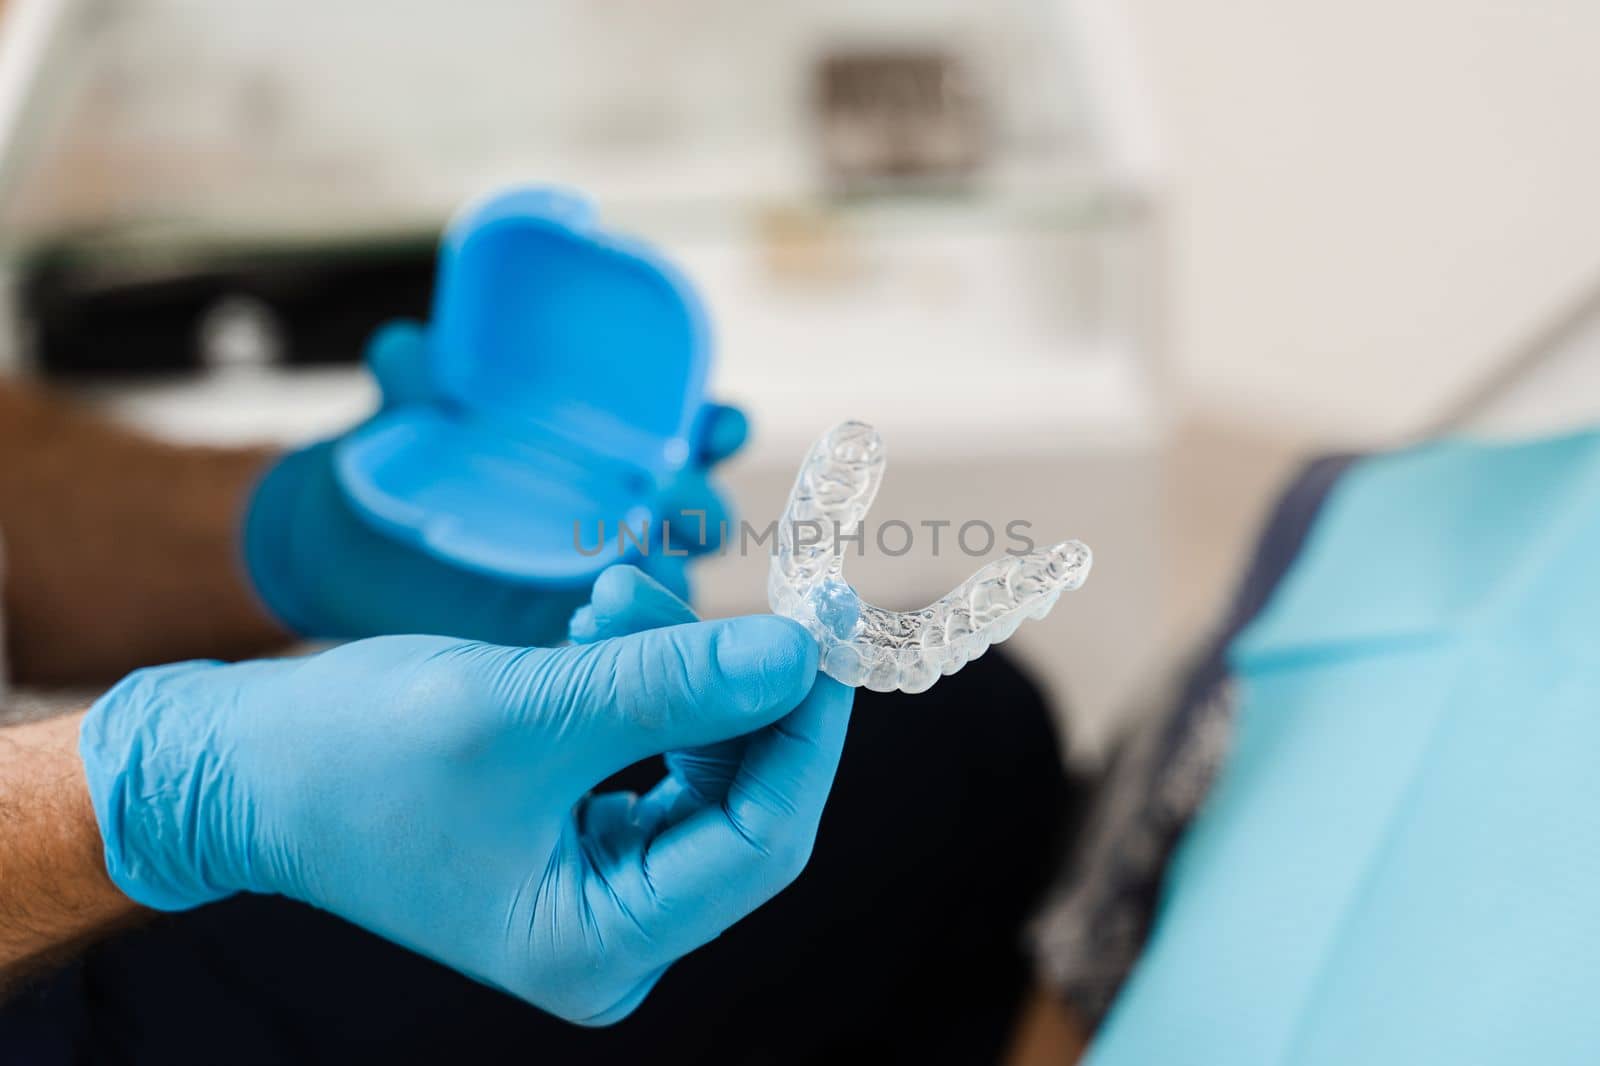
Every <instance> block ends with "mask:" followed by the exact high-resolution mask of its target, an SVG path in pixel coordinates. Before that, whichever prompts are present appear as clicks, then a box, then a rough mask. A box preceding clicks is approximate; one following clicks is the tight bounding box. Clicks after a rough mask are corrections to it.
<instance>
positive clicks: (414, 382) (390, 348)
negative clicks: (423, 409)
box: [366, 320, 433, 408]
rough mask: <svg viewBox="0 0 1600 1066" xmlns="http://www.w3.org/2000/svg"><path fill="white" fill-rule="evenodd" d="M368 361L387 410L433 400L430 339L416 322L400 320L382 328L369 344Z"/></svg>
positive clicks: (386, 324)
mask: <svg viewBox="0 0 1600 1066" xmlns="http://www.w3.org/2000/svg"><path fill="white" fill-rule="evenodd" d="M366 358H367V366H368V367H369V368H371V370H372V376H373V377H374V378H376V379H377V381H378V391H379V393H380V394H381V395H382V397H383V401H382V402H383V406H384V407H385V408H390V407H399V406H402V405H404V404H413V403H425V402H427V401H428V400H429V399H431V397H432V393H433V390H432V386H431V385H430V382H429V378H428V337H427V334H426V333H424V332H423V329H422V326H420V325H419V324H417V323H416V322H409V321H405V320H399V321H395V322H388V323H385V324H384V325H383V326H381V327H379V329H378V331H377V332H376V333H374V334H373V335H372V339H371V340H369V341H368V342H367V353H366Z"/></svg>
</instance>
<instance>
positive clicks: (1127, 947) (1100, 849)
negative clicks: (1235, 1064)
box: [1031, 456, 1354, 1025]
mask: <svg viewBox="0 0 1600 1066" xmlns="http://www.w3.org/2000/svg"><path fill="white" fill-rule="evenodd" d="M1353 461H1354V457H1352V456H1333V457H1328V458H1323V459H1318V460H1316V461H1314V462H1312V463H1310V464H1309V465H1308V466H1307V467H1306V468H1305V469H1304V470H1302V471H1301V473H1300V475H1299V476H1298V477H1297V478H1295V479H1294V481H1293V482H1292V483H1291V485H1290V487H1289V489H1288V490H1287V491H1286V492H1285V493H1284V494H1283V496H1282V497H1281V498H1280V499H1279V502H1278V505H1277V507H1276V508H1275V509H1274V511H1273V514H1272V516H1271V518H1270V519H1269V520H1268V522H1267V525H1266V528H1265V530H1264V532H1263V533H1262V535H1261V538H1260V540H1259V541H1258V542H1257V544H1256V548H1255V551H1254V553H1253V555H1252V557H1251V562H1250V566H1249V569H1248V571H1247V573H1246V575H1245V579H1244V582H1243V583H1242V585H1241V586H1240V587H1239V590H1238V591H1237V593H1236V594H1235V597H1234V600H1233V603H1232V605H1231V607H1230V609H1229V611H1228V614H1227V616H1226V618H1225V620H1224V622H1223V624H1222V625H1221V626H1220V627H1219V628H1218V630H1217V632H1216V635H1215V636H1214V637H1213V638H1212V639H1211V640H1210V641H1209V642H1208V644H1207V646H1206V649H1205V651H1204V653H1203V654H1202V655H1200V656H1199V657H1197V658H1196V659H1195V660H1194V663H1193V665H1192V666H1191V668H1190V669H1189V670H1187V671H1186V672H1185V673H1184V675H1183V677H1182V680H1181V684H1179V685H1178V686H1176V689H1175V696H1174V698H1173V699H1172V700H1171V701H1170V702H1169V703H1166V704H1164V706H1163V709H1162V710H1160V711H1159V712H1158V713H1154V714H1147V715H1145V716H1143V717H1142V718H1141V719H1140V720H1139V721H1138V722H1137V723H1136V724H1135V726H1134V727H1133V729H1132V730H1131V731H1130V732H1129V733H1128V735H1127V736H1126V737H1124V739H1123V741H1122V743H1121V744H1119V745H1118V747H1117V749H1116V752H1115V754H1114V755H1113V757H1112V759H1111V761H1110V763H1109V766H1108V769H1107V771H1106V773H1105V776H1104V778H1103V780H1102V782H1101V784H1100V787H1099V794H1098V797H1097V799H1096V803H1095V810H1094V812H1093V813H1092V814H1091V815H1090V818H1089V822H1088V824H1087V826H1086V827H1085V829H1084V832H1083V834H1082V836H1081V840H1080V844H1079V847H1078V849H1077V852H1076V854H1074V855H1073V856H1072V857H1071V859H1070V860H1069V862H1068V864H1067V867H1066V870H1065V872H1064V874H1063V876H1062V877H1061V878H1060V880H1058V882H1057V884H1056V888H1055V889H1054V890H1053V891H1052V893H1051V894H1050V897H1049V899H1048V901H1047V903H1046V905H1045V907H1044V909H1043V910H1042V911H1041V913H1040V915H1039V917H1038V918H1037V919H1036V920H1035V922H1034V924H1033V927H1032V930H1031V940H1032V946H1033V949H1034V952H1035V955H1036V959H1037V963H1038V968H1039V971H1040V973H1041V975H1042V976H1043V978H1044V980H1045V981H1046V982H1047V983H1048V984H1049V985H1051V986H1052V987H1053V988H1055V989H1056V990H1057V991H1058V993H1059V994H1060V995H1061V996H1062V998H1063V999H1065V1000H1066V1002H1067V1003H1068V1004H1069V1005H1070V1006H1071V1007H1072V1008H1073V1009H1074V1010H1075V1011H1076V1012H1077V1014H1078V1015H1079V1017H1080V1018H1081V1019H1082V1020H1084V1021H1085V1022H1086V1023H1088V1024H1090V1025H1098V1024H1099V1023H1100V1021H1101V1019H1102V1018H1104V1017H1105V1014H1106V1011H1107V1010H1108V1009H1109V1008H1110V1006H1111V1002H1112V1000H1113V999H1114V998H1115V997H1116V994H1117V991H1118V990H1119V989H1120V988H1121V987H1122V983H1123V981H1124V980H1125V979H1126V978H1127V976H1128V974H1129V972H1130V971H1131V970H1132V969H1133V964H1134V962H1135V961H1136V960H1137V958H1138V956H1139V952H1140V951H1141V949H1142V948H1143V946H1144V942H1145V937H1146V936H1147V935H1148V933H1149V930H1150V925H1151V921H1152V919H1153V918H1154V915H1155V911H1156V906H1157V904H1158V902H1159V899H1160V893H1161V883H1162V879H1163V876H1164V874H1165V872H1166V868H1167V863H1168V860H1169V859H1170V858H1171V856H1172V853H1173V850H1174V849H1175V848H1176V846H1177V844H1178V841H1179V840H1180V838H1181V837H1182V835H1183V833H1184V830H1185V829H1186V828H1187V827H1188V825H1189V823H1190V822H1191V821H1192V820H1193V818H1194V816H1195V813H1196V812H1197V811H1198V810H1199V808H1200V805H1201V803H1202V802H1204V800H1205V797H1206V794H1207V792H1208V790H1209V789H1210V786H1211V783H1212V781H1213V779H1214V778H1215V775H1216V772H1217V770H1218V768H1219V767H1220V765H1221V763H1222V760H1223V758H1224V756H1225V755H1226V753H1227V748H1228V741H1229V737H1230V735H1231V727H1232V722H1233V713H1234V709H1235V707H1236V705H1237V694H1236V689H1235V686H1234V685H1233V683H1232V679H1231V678H1230V676H1229V674H1228V670H1227V666H1226V660H1225V654H1226V651H1227V648H1228V645H1229V644H1230V643H1231V642H1232V640H1233V638H1234V636H1235V635H1236V634H1237V633H1238V632H1239V631H1240V630H1241V629H1243V628H1244V626H1245V625H1246V624H1247V623H1248V622H1249V621H1250V620H1251V619H1252V618H1254V617H1255V616H1256V615H1257V614H1258V613H1259V612H1260V611H1261V609H1262V607H1264V606H1265V605H1266V603H1267V601H1268V599H1269V598H1270V597H1271V595H1272V592H1273V590H1274V589H1275V588H1276V587H1277V585H1278V582H1279V580H1280V579H1281V578H1282V577H1283V575H1284V574H1285V573H1286V572H1287V571H1288V569H1289V567H1290V564H1291V563H1293V562H1294V560H1295V558H1296V556H1297V555H1298V554H1299V552H1300V548H1301V546H1302V545H1303V544H1304V542H1305V538H1306V535H1307V533H1308V532H1309V531H1310V529H1311V526H1312V524H1313V522H1314V520H1315V519H1316V516H1317V513H1318V511H1319V510H1320V509H1321V507H1322V503H1323V501H1324V500H1325V499H1326V498H1327V496H1328V493H1329V491H1330V490H1331V489H1332V488H1333V486H1334V484H1335V483H1336V482H1337V481H1338V479H1339V477H1340V476H1341V475H1342V474H1343V473H1344V472H1345V470H1347V469H1348V468H1349V466H1350V464H1351V463H1352V462H1353Z"/></svg>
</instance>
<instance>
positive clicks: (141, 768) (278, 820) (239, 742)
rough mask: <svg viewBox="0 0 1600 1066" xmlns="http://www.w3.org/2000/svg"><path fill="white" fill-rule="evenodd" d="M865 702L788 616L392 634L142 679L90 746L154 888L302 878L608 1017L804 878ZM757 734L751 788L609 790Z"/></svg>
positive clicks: (253, 884)
mask: <svg viewBox="0 0 1600 1066" xmlns="http://www.w3.org/2000/svg"><path fill="white" fill-rule="evenodd" d="M630 580H631V579H630ZM602 584H603V585H604V586H605V587H606V588H609V589H613V590H614V589H617V588H623V587H625V586H622V585H619V584H618V582H617V580H616V579H612V580H611V581H608V582H602ZM668 598H669V599H670V597H668ZM606 602H607V604H608V605H609V606H607V608H606V612H607V614H608V616H616V615H619V614H621V613H623V612H621V611H619V610H616V609H615V608H616V607H617V605H616V604H614V603H612V602H611V600H610V599H608V600H607V601H606ZM595 613H596V612H591V614H595ZM640 624H648V623H647V622H640V621H639V620H638V619H635V620H633V621H630V622H623V623H618V624H616V625H614V626H613V628H615V629H617V630H618V631H623V630H632V629H634V628H637V626H638V625H640ZM850 696H851V692H850V690H849V689H846V688H844V687H842V686H840V685H837V684H836V683H834V682H832V681H830V680H828V679H827V678H821V677H818V675H817V653H816V648H815V644H814V642H813V641H812V639H811V638H810V636H809V635H808V634H807V633H806V632H805V631H804V630H803V629H801V628H800V627H799V626H798V625H796V624H794V623H792V622H790V621H788V620H786V619H782V618H776V617H772V616H755V617H747V618H735V619H730V620H726V621H718V622H703V623H691V624H684V625H671V626H668V627H666V628H659V629H652V630H650V631H648V632H641V633H633V634H631V635H624V636H617V637H614V638H610V639H603V640H600V641H599V642H597V643H592V644H588V645H585V646H581V647H570V648H561V649H555V650H547V649H538V648H513V647H499V646H495V645H489V644H481V643H471V642H463V641H458V640H451V639H446V638H441V637H420V636H404V637H380V638H376V639H372V640H366V641H360V642H357V643H353V644H347V645H344V646H341V647H339V648H336V649H334V650H332V651H328V652H325V653H323V654H321V655H316V656H312V657H308V658H303V659H291V660H281V661H273V662H252V663H242V664H236V665H219V664H215V663H204V662H195V663H182V664H177V665H173V666H165V667H158V668H154V669H149V670H142V671H139V672H138V673H135V674H133V675H130V676H129V677H128V678H127V679H125V680H124V681H122V682H121V683H120V684H118V685H117V686H116V687H115V688H113V689H112V690H111V691H110V692H109V693H107V694H106V695H105V696H104V697H102V698H101V699H100V700H99V701H97V702H96V703H95V705H94V707H93V708H92V709H91V710H90V712H89V714H88V716H87V717H86V718H85V720H84V723H83V728H82V734H81V738H80V751H81V754H82V757H83V761H84V766H85V769H86V773H87V779H88V782H89V790H90V794H91V797H92V800H93V804H94V810H95V815H96V818H97V820H98V823H99V826H100V830H101V834H102V837H103V838H104V843H105V856H106V865H107V869H108V870H109V872H110V874H111V877H112V880H113V881H114V882H115V883H116V884H117V886H118V887H119V888H120V889H121V890H122V891H123V892H125V893H126V894H127V895H128V896H130V897H131V898H132V899H134V900H136V901H138V902H140V903H143V904H145V905H147V906H151V907H156V908H160V909H165V910H176V909H183V908H188V907H194V906H198V905H200V904H203V903H206V902H208V901H211V900H216V899H220V898H222V897H224V896H227V895H229V894H231V893H234V892H240V891H250V892H261V893H280V894H283V895H285V896H289V897H292V898H295V899H299V900H303V901H305V902H308V903H311V904H314V905H316V906H319V907H322V908H324V909H327V910H329V911H331V912H333V913H335V914H338V915H341V916H343V917H344V918H346V919H348V920H350V921H352V922H355V923H357V924H358V925H361V926H363V927H365V928H367V929H369V930H371V931H373V932H375V933H377V934H379V935H382V936H384V937H387V938H389V939H391V940H393V941H395V942H397V943H399V944H402V945H405V946H407V947H410V948H412V949H414V950H416V951H419V952H421V953H423V954H425V955H428V956H430V957H432V958H435V959H437V960H439V961H441V962H444V963H446V964H448V965H450V966H453V967H455V968H456V969H458V970H461V971H463V972H465V973H467V974H470V975H472V976H473V977H476V978H477V979H479V980H481V981H484V982H486V983H488V984H491V985H494V986H497V987H499V988H502V989H504V990H506V991H508V992H510V993H512V994H514V995H517V996H520V997H522V998H523V999H526V1000H528V1001H529V1002H532V1003H534V1004H536V1005H538V1006H540V1007H542V1008H544V1009H546V1010H549V1011H552V1012H553V1013H555V1014H558V1015H560V1016H562V1017H564V1018H567V1019H569V1020H572V1021H577V1022H582V1023H585V1024H594V1025H599V1024H606V1023H609V1022H612V1021H615V1020H617V1019H620V1018H622V1017H623V1016H625V1015H626V1014H628V1013H629V1012H630V1011H631V1010H632V1009H633V1008H634V1007H635V1006H637V1005H638V1003H639V1002H640V1001H641V1000H642V999H643V997H644V995H645V993H647V992H648V991H649V990H650V988H651V987H652V986H653V984H654V983H655V981H656V980H657V979H658V978H659V977H660V975H661V973H662V972H663V971H664V970H665V969H666V967H667V966H668V965H669V964H670V963H671V962H672V961H673V960H675V959H676V958H678V957H680V956H681V955H683V954H684V953H685V952H687V951H690V950H692V949H693V948H695V947H697V946H698V945H700V944H703V943H705V942H706V941H708V940H710V939H711V938H713V937H715V936H716V935H718V934H719V933H720V932H722V931H723V930H724V929H726V928H727V927H728V926H729V925H731V924H732V923H733V922H735V921H737V920H738V919H739V918H741V917H743V916H744V915H745V914H747V913H749V912H750V911H751V910H752V909H753V908H755V907H756V906H758V905H760V904H761V903H762V902H764V901H765V900H767V899H768V898H770V897H771V896H773V895H774V894H775V893H777V892H778V891H779V890H780V889H781V888H783V887H784V886H785V885H787V884H788V883H789V882H790V881H791V880H793V879H794V877H795V876H796V875H797V874H798V873H799V872H800V869H801V868H802V867H803V866H804V864H805V862H806V859H807V857H808V856H809V854H810V848H811V843H812V840H813V838H814V834H815V831H816V826H817V821H818V819H819V817H820V816H821V813H822V808H823V804H824V801H825V800H826V798H827V794H828V790H829V788H830V786H831V784H832V780H833V774H834V770H835V767H836V766H837V763H838V758H839V752H840V749H841V746H842V744H843V741H844V735H845V728H846V725H847V722H848V718H849V711H850V704H851V699H850ZM739 736H745V739H744V740H742V741H740V742H739V745H738V751H739V758H738V760H737V764H736V765H734V764H732V763H730V764H729V765H728V773H727V775H726V779H725V780H723V781H720V782H716V783H711V782H709V781H701V782H699V783H691V782H690V781H688V780H687V779H685V778H681V777H679V776H678V775H669V776H668V777H666V778H664V779H663V780H662V782H661V783H660V784H659V785H658V786H657V787H656V788H654V789H653V790H652V791H651V792H649V793H648V794H647V795H645V796H644V797H642V798H640V797H636V796H634V795H632V794H622V793H608V794H601V795H593V794H590V792H589V790H590V789H591V788H593V787H594V786H595V785H596V784H597V783H598V782H600V781H601V780H603V779H604V778H606V777H607V776H609V775H610V774H612V773H614V772H616V771H617V770H619V769H621V768H622V767H624V766H627V765H629V764H631V763H634V762H636V761H638V760H640V759H642V758H645V757H647V756H650V755H653V754H656V753H660V752H663V751H667V750H671V749H678V748H695V747H697V746H702V745H708V744H718V743H719V742H725V741H727V740H729V739H730V738H734V737H739ZM712 791H714V792H715V793H716V795H715V796H713V795H712V794H711V792H712Z"/></svg>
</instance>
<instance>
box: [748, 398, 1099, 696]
mask: <svg viewBox="0 0 1600 1066" xmlns="http://www.w3.org/2000/svg"><path fill="white" fill-rule="evenodd" d="M883 468H884V454H883V441H882V439H881V438H880V437H879V436H878V431H877V430H875V429H873V428H872V427H871V426H869V425H867V424H865V423H863V422H844V423H841V424H840V425H837V426H835V427H834V428H833V429H831V430H829V431H828V433H827V434H826V435H825V436H824V437H823V438H822V439H821V440H819V441H818V442H817V443H816V445H815V446H813V447H812V449H811V452H810V454H809V455H807V456H806V460H805V462H804V463H803V464H802V465H801V467H800V474H799V476H798V477H796V478H795V482H794V491H793V492H791V493H790V494H789V504H788V506H787V507H786V508H785V509H784V513H783V518H782V520H781V521H780V522H779V525H778V550H777V553H776V554H775V555H774V556H773V558H772V568H771V570H770V572H769V575H768V578H767V599H768V601H769V602H770V603H771V605H772V609H773V611H775V612H776V613H778V614H781V615H784V616H785V617H788V618H793V619H794V620H795V621H797V622H799V623H800V624H801V625H803V626H805V627H806V629H808V630H810V632H811V633H812V635H813V636H815V637H816V638H817V643H818V645H819V646H820V648H821V652H822V670H823V672H824V673H826V674H827V675H828V676H829V677H832V678H835V679H837V680H839V681H842V682H843V683H845V684H846V685H851V686H854V687H860V686H865V687H866V688H869V689H872V690H873V691H875V692H892V691H894V690H896V689H899V690H900V691H901V692H924V691H926V690H927V689H929V688H931V687H933V683H934V682H935V681H937V680H939V676H940V675H941V674H953V673H955V672H956V671H957V670H959V669H961V668H962V667H963V666H965V665H966V664H967V663H968V662H970V661H971V660H973V659H976V658H977V657H978V656H980V655H982V654H983V653H984V652H985V651H987V650H988V649H989V645H991V644H997V643H999V642H1000V641H1002V640H1005V639H1006V638H1007V637H1009V636H1011V634H1013V633H1015V632H1016V631H1017V627H1018V626H1020V625H1021V624H1022V622H1023V620H1024V619H1028V618H1043V617H1044V616H1045V615H1047V614H1049V613H1050V608H1052V607H1054V606H1055V604H1056V601H1057V600H1058V599H1060V598H1061V594H1062V593H1063V592H1067V591H1070V590H1072V589H1076V588H1078V587H1079V586H1080V585H1082V584H1083V582H1084V579H1086V578H1087V577H1088V576H1089V567H1090V565H1091V563H1092V556H1091V555H1090V552H1089V549H1088V547H1087V546H1085V545H1084V544H1081V543H1080V542H1078V541H1075V540H1067V541H1062V542H1061V543H1060V544H1057V545H1054V546H1053V547H1049V548H1041V549H1039V550H1037V551H1032V552H1029V553H1028V554H1026V555H1008V556H1005V557H1003V558H999V559H995V560H994V561H993V562H990V563H987V564H985V565H984V566H983V567H981V568H980V569H979V570H978V572H977V573H975V574H973V575H972V576H971V577H969V578H967V580H966V581H963V582H962V583H961V584H960V585H958V586H956V587H955V588H954V589H952V590H951V591H950V592H949V593H947V594H946V595H945V596H943V597H941V598H940V599H939V600H938V601H937V602H935V603H933V604H930V605H929V606H927V607H924V608H922V609H921V610H919V611H886V610H884V609H883V608H882V607H874V606H873V605H872V604H870V603H866V602H864V601H863V600H862V599H861V597H860V596H859V595H857V593H856V590H855V589H853V588H851V587H850V585H849V583H848V582H846V581H845V580H844V552H843V548H842V546H841V543H840V542H841V540H842V539H843V538H846V537H849V536H850V535H851V534H853V533H855V532H856V530H857V529H858V528H859V527H860V525H861V521H862V519H864V518H865V517H866V515H867V511H868V509H869V508H871V506H872V501H873V499H874V498H875V497H876V496H877V494H878V486H879V485H880V484H881V483H882V481H883Z"/></svg>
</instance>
